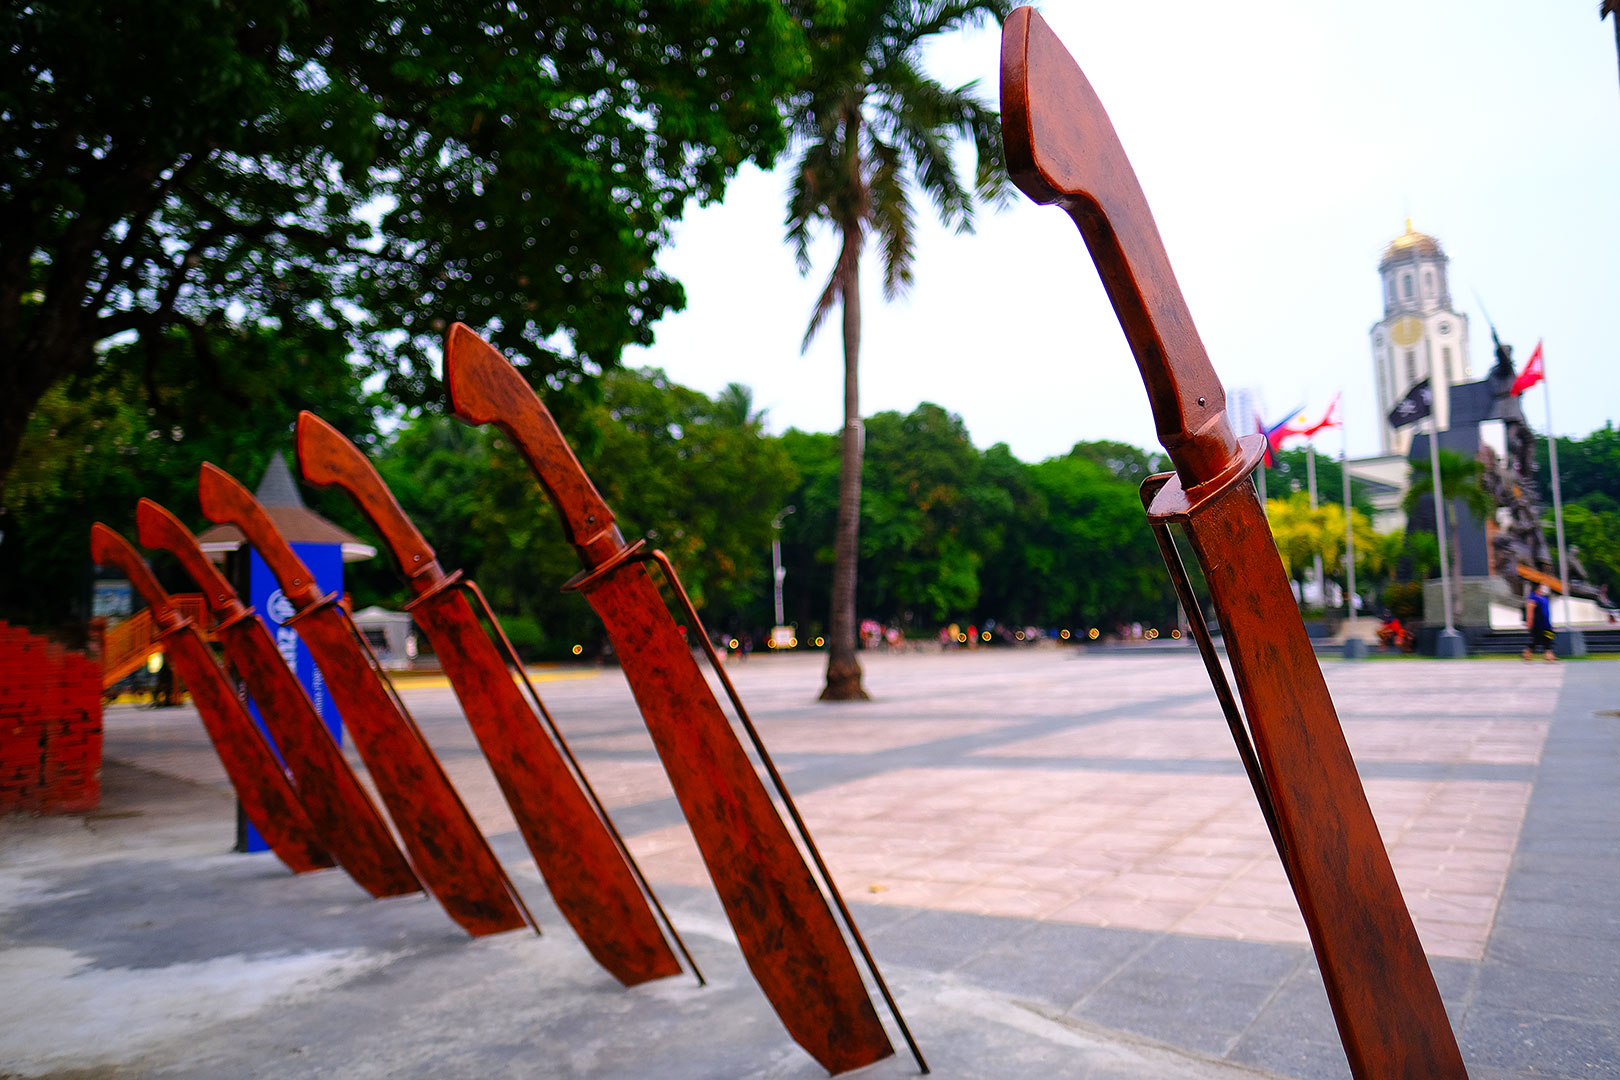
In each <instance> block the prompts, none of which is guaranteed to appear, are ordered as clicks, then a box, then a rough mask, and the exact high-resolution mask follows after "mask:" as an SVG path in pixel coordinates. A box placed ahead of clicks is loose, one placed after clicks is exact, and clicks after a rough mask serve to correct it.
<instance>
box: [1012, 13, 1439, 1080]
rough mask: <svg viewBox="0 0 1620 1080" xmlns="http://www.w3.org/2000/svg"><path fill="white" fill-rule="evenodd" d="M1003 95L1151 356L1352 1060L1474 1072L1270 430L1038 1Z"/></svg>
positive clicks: (1161, 516) (1160, 406)
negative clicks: (1280, 549)
mask: <svg viewBox="0 0 1620 1080" xmlns="http://www.w3.org/2000/svg"><path fill="white" fill-rule="evenodd" d="M1001 103H1002V135H1003V139H1004V140H1005V144H1006V158H1007V167H1008V171H1009V172H1010V173H1011V174H1012V177H1013V182H1014V183H1015V184H1017V185H1018V187H1019V188H1020V189H1021V190H1022V191H1023V192H1024V194H1026V195H1028V196H1029V197H1030V198H1031V199H1032V200H1034V201H1035V202H1037V203H1041V204H1056V205H1058V206H1061V207H1062V208H1063V209H1064V210H1065V211H1067V212H1068V214H1069V216H1070V217H1071V218H1073V220H1074V222H1075V224H1076V225H1077V226H1078V227H1079V229H1080V232H1081V235H1082V236H1083V237H1084V238H1085V242H1086V246H1087V248H1088V249H1089V250H1090V252H1091V256H1092V260H1093V261H1094V262H1095V263H1096V265H1097V269H1098V272H1099V274H1100V275H1101V277H1102V281H1103V285H1104V287H1105V288H1106V289H1107V292H1108V296H1109V299H1110V300H1111V301H1112V303H1113V306H1114V311H1115V313H1116V315H1117V316H1118V318H1119V322H1120V326H1121V328H1122V329H1123V330H1124V331H1125V337H1126V339H1127V341H1129V343H1130V346H1131V351H1132V352H1133V353H1134V355H1135V357H1136V363H1137V367H1138V369H1139V370H1140V372H1141V375H1142V380H1143V383H1144V385H1145V387H1146V389H1147V392H1148V399H1149V402H1150V404H1151V405H1152V409H1153V417H1154V421H1155V424H1156V427H1157V429H1158V434H1159V441H1160V442H1161V443H1162V444H1163V445H1164V448H1165V450H1166V451H1167V452H1168V453H1169V455H1170V460H1171V462H1172V463H1173V464H1174V465H1175V471H1174V472H1172V473H1165V474H1161V475H1157V476H1153V477H1150V478H1149V479H1148V480H1147V481H1146V482H1145V483H1144V484H1143V489H1142V498H1143V501H1144V503H1145V504H1146V506H1147V509H1148V519H1149V521H1150V522H1151V524H1152V525H1153V530H1154V536H1155V539H1156V541H1157V542H1158V544H1159V547H1160V551H1161V553H1162V554H1163V555H1164V559H1165V565H1166V567H1167V569H1168V570H1169V573H1170V576H1171V580H1172V582H1173V583H1174V585H1175V589H1176V593H1177V595H1178V596H1179V597H1180V598H1181V600H1182V603H1183V605H1184V606H1185V607H1186V609H1187V611H1188V613H1189V615H1191V616H1192V617H1193V618H1192V626H1193V635H1194V638H1195V639H1196V641H1197V642H1198V647H1199V651H1200V653H1201V654H1202V656H1203V658H1204V663H1205V666H1206V667H1207V668H1208V670H1209V674H1210V678H1211V681H1212V683H1213V684H1214V687H1215V691H1216V695H1217V697H1218V698H1219V700H1220V705H1221V710H1222V712H1223V713H1224V714H1225V716H1226V719H1227V723H1228V726H1229V727H1230V729H1231V732H1232V736H1233V739H1234V741H1235V742H1236V744H1237V747H1238V753H1239V756H1240V757H1241V758H1242V760H1243V765H1244V770H1245V772H1246V773H1247V774H1248V777H1249V782H1250V784H1251V785H1252V786H1253V788H1254V792H1255V798H1256V799H1257V801H1258V802H1259V804H1260V808H1261V811H1262V813H1263V814H1264V815H1265V817H1266V824H1267V827H1268V828H1269V829H1270V830H1271V834H1272V839H1273V841H1274V843H1275V844H1276V847H1277V854H1278V856H1279V858H1280V859H1281V860H1282V864H1283V867H1284V870H1285V871H1286V873H1287V875H1288V882H1289V885H1290V886H1291V887H1292V888H1293V891H1294V895H1295V897H1296V898H1297V899H1298V901H1299V906H1300V913H1301V915H1302V916H1303V917H1304V920H1305V925H1306V928H1307V929H1308V930H1309V932H1310V936H1311V944H1312V947H1313V948H1314V949H1315V952H1316V957H1317V961H1318V964H1319V965H1320V967H1321V970H1322V978H1323V983H1324V984H1325V987H1326V989H1327V996H1328V1001H1329V1003H1330V1004H1331V1005H1332V1008H1333V1015H1334V1019H1335V1020H1336V1021H1337V1023H1338V1026H1339V1034H1340V1038H1341V1040H1342V1042H1343V1044H1344V1050H1345V1054H1346V1057H1347V1058H1348V1059H1349V1062H1350V1067H1351V1071H1352V1072H1353V1073H1354V1074H1355V1075H1356V1076H1357V1077H1358V1078H1365V1080H1372V1078H1378V1080H1387V1078H1390V1077H1404V1078H1409V1080H1418V1078H1424V1080H1436V1078H1444V1080H1456V1078H1465V1077H1466V1076H1467V1071H1466V1069H1465V1068H1464V1065H1463V1061H1462V1055H1461V1054H1460V1053H1459V1052H1458V1049H1457V1042H1456V1039H1455V1037H1454V1036H1453V1035H1452V1031H1451V1025H1450V1022H1449V1021H1448V1019H1447V1017H1446V1011H1445V1005H1444V1004H1443V1003H1442V1001H1441V1000H1440V993H1439V990H1438V989H1437V988H1436V986H1435V982H1434V974H1433V972H1432V971H1430V969H1429V965H1428V961H1427V959H1426V958H1425V956H1424V954H1423V946H1422V943H1421V942H1420V941H1419V940H1418V936H1417V931H1416V929H1415V928H1414V927H1413V925H1412V919H1411V915H1410V914H1409V913H1408V911H1407V909H1406V904H1405V902H1404V900H1403V899H1402V896H1401V890H1400V885H1399V883H1398V882H1397V881H1396V880H1395V874H1394V870H1393V869H1392V868H1391V867H1390V863H1389V855H1388V853H1387V852H1386V851H1385V849H1384V844H1383V839H1382V837H1381V836H1380V834H1379V831H1378V825H1377V822H1375V821H1374V820H1373V816H1372V810H1371V808H1370V807H1369V806H1368V804H1367V797H1366V793H1365V792H1364V791H1363V789H1362V786H1361V780H1360V777H1359V776H1358V775H1357V773H1356V766H1355V761H1354V760H1353V759H1352V757H1351V756H1350V750H1349V747H1348V746H1347V745H1346V744H1345V741H1344V732H1343V731H1342V730H1341V728H1340V726H1339V721H1338V716H1337V714H1336V713H1335V712H1334V709H1333V699H1332V697H1331V695H1330V694H1329V693H1328V689H1327V684H1326V682H1325V681H1324V679H1323V677H1322V671H1321V668H1320V666H1319V665H1318V664H1317V661H1316V655H1315V653H1314V651H1313V650H1312V649H1311V645H1310V640H1309V638H1308V637H1307V635H1306V633H1305V627H1304V624H1303V622H1302V621H1301V620H1300V617H1299V610H1298V607H1297V605H1296V603H1295V601H1294V598H1293V594H1292V593H1291V591H1290V590H1289V588H1288V580H1287V576H1286V574H1285V573H1284V572H1283V568H1282V563H1281V560H1280V559H1279V557H1278V555H1277V549H1276V545H1275V543H1274V542H1273V540H1272V539H1271V532H1270V528H1269V526H1268V525H1267V523H1266V519H1265V512H1264V509H1263V508H1262V507H1261V506H1260V503H1259V499H1258V498H1257V496H1256V494H1255V490H1254V485H1253V484H1252V483H1251V482H1250V480H1249V476H1250V474H1251V473H1252V472H1253V470H1254V467H1255V465H1256V464H1257V462H1258V460H1259V457H1260V455H1261V453H1262V451H1263V445H1262V444H1263V437H1262V436H1249V437H1246V438H1244V439H1242V440H1241V441H1239V440H1238V439H1237V438H1236V437H1235V436H1234V434H1233V432H1232V429H1231V426H1230V424H1229V423H1228V421H1227V418H1226V393H1225V390H1224V388H1223V387H1222V386H1221V382H1220V379H1219V378H1218V377H1217V376H1216V374H1215V370H1214V368H1213V366H1212V365H1211V364H1210V362H1209V357H1208V355H1207V354H1206V353H1205V351H1204V347H1203V343H1202V342H1201V341H1200V340H1199V338H1198V333H1197V330H1196V329H1195V328H1194V326H1193V322H1192V316H1191V314H1190V312H1188V310H1187V306H1186V301H1185V300H1184V299H1183V297H1182V295H1181V290H1180V287H1179V286H1178V285H1177V284H1176V280H1175V274H1174V273H1173V272H1172V270H1171V269H1170V262H1169V257H1168V256H1167V255H1166V254H1165V250H1164V244H1163V242H1162V241H1161V240H1160V238H1159V233H1158V229H1157V227H1156V226H1155V225H1154V223H1153V215H1152V213H1151V212H1150V211H1149V209H1148V206H1147V200H1146V198H1145V197H1144V196H1143V194H1142V189H1141V187H1140V185H1139V184H1138V183H1137V180H1136V175H1135V173H1134V172H1133V170H1132V169H1131V165H1130V161H1129V159H1128V158H1127V157H1126V155H1125V151H1124V149H1123V148H1122V147H1121V146H1120V144H1119V138H1118V136H1117V135H1115V133H1114V128H1113V125H1112V124H1111V123H1110V122H1109V119H1108V114H1107V113H1106V112H1105V111H1104V109H1103V107H1102V103H1101V102H1100V101H1098V99H1097V96H1096V94H1095V92H1094V91H1093V90H1092V88H1091V84H1090V83H1089V82H1087V80H1086V77H1085V75H1084V74H1082V73H1081V71H1080V69H1079V67H1078V66H1077V65H1076V64H1075V62H1074V59H1073V58H1072V57H1071V56H1070V55H1069V54H1068V52H1067V51H1066V50H1065V49H1064V48H1063V45H1062V43H1061V42H1059V41H1058V39H1057V36H1056V35H1054V34H1053V33H1052V31H1051V30H1050V28H1048V27H1047V25H1046V23H1045V22H1044V21H1043V20H1042V19H1041V17H1040V16H1039V15H1037V14H1036V13H1035V12H1034V10H1033V9H1031V8H1027V7H1025V8H1019V9H1017V10H1016V11H1014V12H1013V13H1012V15H1011V16H1009V17H1008V19H1007V22H1006V25H1005V26H1004V28H1003V31H1002V51H1001ZM1172 524H1179V525H1180V526H1181V527H1182V528H1183V529H1184V530H1185V531H1186V533H1187V537H1188V539H1189V541H1190V542H1191V545H1192V548H1193V551H1194V553H1195V555H1196V556H1197V558H1198V560H1199V564H1200V565H1201V566H1202V568H1203V570H1204V579H1205V582H1206V583H1207V584H1208V586H1209V590H1210V595H1211V599H1212V601H1213V603H1214V606H1215V611H1216V615H1217V617H1218V618H1219V619H1220V622H1221V627H1222V633H1223V637H1224V640H1225V643H1226V649H1227V656H1228V658H1229V659H1230V661H1231V664H1232V670H1233V675H1234V677H1235V680H1236V682H1237V690H1238V697H1237V698H1234V696H1233V694H1232V690H1231V688H1230V687H1229V686H1228V685H1227V683H1226V680H1225V676H1224V674H1223V673H1222V671H1221V665H1220V661H1219V658H1218V657H1217V656H1216V655H1215V651H1214V645H1213V642H1212V641H1211V640H1210V637H1209V633H1208V630H1207V628H1205V627H1204V625H1203V620H1202V619H1201V618H1200V617H1199V615H1198V613H1199V612H1200V610H1201V607H1200V605H1199V604H1198V602H1197V599H1196V597H1195V596H1194V595H1193V590H1192V585H1191V582H1190V581H1189V580H1188V577H1187V574H1186V569H1185V567H1184V566H1183V564H1182V562H1181V558H1180V556H1179V554H1178V553H1177V550H1176V547H1175V542H1174V538H1173V536H1172V535H1171V533H1170V526H1171V525H1172ZM1238 698H1241V701H1242V705H1243V708H1242V713H1241V714H1240V713H1239V710H1238ZM1245 717H1246V718H1247V725H1245V722H1244V719H1245Z"/></svg>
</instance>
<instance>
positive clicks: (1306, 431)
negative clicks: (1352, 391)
mask: <svg viewBox="0 0 1620 1080" xmlns="http://www.w3.org/2000/svg"><path fill="white" fill-rule="evenodd" d="M1338 411H1339V395H1338V394H1334V395H1333V400H1332V401H1330V402H1328V407H1327V412H1325V413H1323V414H1322V419H1320V420H1318V421H1317V422H1316V423H1314V424H1310V423H1306V422H1305V419H1304V418H1303V417H1301V418H1300V421H1299V423H1298V424H1297V425H1295V426H1294V427H1293V428H1292V429H1290V430H1289V432H1288V434H1289V435H1292V436H1298V437H1300V438H1302V439H1308V438H1310V437H1311V436H1312V435H1315V434H1317V433H1318V432H1320V431H1326V430H1327V429H1328V428H1336V427H1343V426H1344V425H1343V424H1342V423H1340V422H1339V419H1338V417H1337V416H1335V415H1334V414H1335V413H1337V412H1338Z"/></svg>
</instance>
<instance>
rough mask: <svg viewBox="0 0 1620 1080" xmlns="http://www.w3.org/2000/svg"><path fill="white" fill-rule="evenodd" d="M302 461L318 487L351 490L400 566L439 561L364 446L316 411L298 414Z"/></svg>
mask: <svg viewBox="0 0 1620 1080" xmlns="http://www.w3.org/2000/svg"><path fill="white" fill-rule="evenodd" d="M298 467H299V469H301V470H302V471H303V474H304V479H305V480H308V481H309V482H310V483H312V484H314V485H315V486H316V487H333V486H336V487H340V488H342V489H343V490H344V491H346V492H348V493H349V496H350V497H351V498H352V499H354V501H355V503H356V504H357V505H358V506H359V507H360V511H361V513H363V514H365V515H366V518H367V520H369V521H370V522H371V526H372V528H374V529H376V530H377V532H378V534H379V535H380V536H382V538H383V541H384V542H385V543H386V544H387V545H388V546H389V548H390V549H391V550H392V551H393V553H394V557H395V558H397V559H398V560H399V565H400V569H402V570H403V571H404V572H405V576H406V577H408V578H414V577H416V576H417V575H418V574H421V573H423V572H425V571H427V570H429V568H431V567H437V566H438V563H437V562H435V561H434V555H433V548H432V547H431V546H429V544H428V542H427V540H426V539H424V538H423V536H422V534H421V533H420V532H417V530H416V526H415V525H414V524H412V523H411V519H410V518H409V517H408V516H406V514H405V511H404V510H403V509H402V508H401V507H400V505H399V500H397V499H395V498H394V493H393V492H391V491H389V490H388V485H387V484H385V483H383V478H382V477H381V476H379V475H378V474H377V469H376V467H375V466H373V465H372V464H371V462H370V460H368V459H367V458H366V455H365V454H363V453H361V452H360V448H359V447H358V446H356V445H354V443H352V442H350V441H349V440H348V439H346V438H344V437H343V435H342V434H341V433H339V431H338V430H337V429H336V428H334V427H333V426H332V425H331V424H328V423H327V422H326V421H325V420H322V419H321V418H320V417H318V416H316V415H315V414H314V413H312V412H309V411H307V410H306V411H304V412H301V413H299V414H298Z"/></svg>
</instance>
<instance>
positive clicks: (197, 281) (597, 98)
mask: <svg viewBox="0 0 1620 1080" xmlns="http://www.w3.org/2000/svg"><path fill="white" fill-rule="evenodd" d="M0 45H3V52H4V55H5V56H6V61H7V62H6V63H5V64H4V65H0V132H3V137H4V139H5V144H6V150H7V152H6V154H5V155H4V161H3V163H0V236H4V238H5V242H4V244H3V245H0V352H3V353H4V355H5V357H6V362H5V364H3V365H0V484H3V483H4V480H5V477H6V475H7V474H8V473H9V472H10V470H11V465H12V462H13V458H14V456H15V454H16V451H17V447H18V446H19V444H20V442H21V440H22V436H23V429H24V426H25V424H26V421H27V417H28V416H29V414H30V413H31V412H32V411H33V409H34V408H35V406H36V404H37V403H38V402H39V401H40V398H41V396H42V395H43V394H44V393H45V391H46V390H47V389H48V388H49V387H51V386H52V385H54V384H56V383H58V382H60V381H61V380H62V379H64V378H67V377H69V376H73V375H83V374H86V373H88V372H90V371H91V370H92V369H94V368H95V367H96V366H97V365H98V364H100V363H101V362H102V361H103V358H104V357H105V356H106V355H107V354H106V351H105V345H106V343H108V342H109V341H111V340H114V339H118V340H123V338H122V337H120V335H133V336H134V337H135V338H136V339H137V340H139V341H140V342H141V344H142V346H143V348H144V349H145V350H146V355H147V356H148V357H150V358H151V359H150V363H152V364H154V365H156V366H162V365H163V364H165V363H167V362H168V361H167V360H166V359H165V358H164V355H163V354H165V353H171V352H172V353H174V354H175V355H177V356H183V357H184V358H185V359H186V361H187V362H190V363H194V364H198V365H208V364H211V363H213V362H214V361H215V359H216V357H214V356H213V355H212V354H210V353H209V351H208V350H207V349H206V348H204V347H202V346H205V345H206V344H207V343H208V341H209V340H211V337H212V331H211V328H213V327H214V326H215V325H216V324H217V323H218V322H219V320H221V319H222V318H225V317H227V316H228V317H229V318H231V319H232V320H234V321H235V322H237V323H239V324H242V325H244V326H246V327H248V328H250V332H251V330H252V329H257V328H264V329H273V330H276V331H278V332H279V333H280V334H282V335H283V336H285V337H291V338H305V337H308V336H311V335H313V336H315V337H324V336H325V335H326V334H329V333H338V334H341V335H343V336H344V337H345V338H347V339H348V341H349V344H350V346H351V347H352V348H353V349H354V350H355V354H356V357H357V359H358V361H359V363H360V364H361V366H362V369H363V371H364V372H365V373H369V374H374V375H377V376H379V377H380V378H381V380H382V383H383V389H384V390H385V391H386V392H387V393H388V394H389V395H390V396H391V397H392V398H393V399H395V400H397V401H401V402H405V403H407V404H418V403H423V402H429V401H436V400H438V399H439V397H440V394H439V392H438V384H437V379H436V377H435V374H434V368H433V364H432V362H431V359H430V357H432V356H433V355H436V350H435V349H434V348H433V344H434V342H435V340H436V339H437V337H438V336H439V334H441V333H442V331H443V328H444V326H445V325H446V323H447V322H448V321H449V320H451V319H461V320H463V321H466V322H469V323H473V324H475V325H478V326H480V327H483V328H485V329H486V331H487V333H488V334H490V335H491V336H492V339H493V341H494V343H495V344H496V345H497V346H498V347H499V348H501V349H503V350H505V351H506V352H508V353H509V354H510V355H514V356H517V357H519V358H521V359H523V360H525V361H527V364H526V366H525V368H524V370H525V371H526V372H527V373H528V375H529V377H530V378H531V379H532V380H534V381H536V382H537V383H538V382H541V381H547V382H550V383H552V384H554V385H562V384H564V383H566V382H568V381H569V380H570V379H571V378H574V377H576V376H577V374H578V373H579V372H581V371H584V370H590V369H591V368H592V366H607V365H611V364H613V363H614V362H616V361H617V359H618V356H619V352H620V349H621V348H622V347H623V346H624V345H626V344H629V343H639V344H646V343H648V342H650V341H651V340H652V330H651V325H652V323H653V322H654V321H655V320H656V319H657V318H658V317H659V316H660V315H662V314H663V313H664V312H666V311H668V310H671V309H676V308H679V307H680V306H681V305H682V303H683V302H684V299H683V294H682V291H681V289H680V286H679V284H678V283H677V282H675V281H672V280H671V279H669V278H668V277H666V276H664V275H663V274H661V273H660V272H659V271H658V270H657V269H656V267H655V265H654V256H655V254H656V252H657V251H658V249H659V247H660V246H661V245H662V244H663V243H664V242H665V241H666V240H667V238H668V228H669V223H670V222H671V221H672V220H674V219H675V218H678V217H679V216H680V214H681V213H682V210H683V208H684V207H685V206H686V204H687V203H688V201H689V200H691V199H694V198H696V199H699V200H703V201H707V200H711V199H714V198H717V197H718V196H719V194H720V192H721V190H722V187H723V185H724V184H725V182H726V180H727V179H728V178H729V177H730V176H731V175H732V174H733V172H734V171H735V170H736V169H737V168H738V167H739V166H740V165H741V164H742V163H743V162H745V161H748V160H753V161H756V162H758V163H760V164H762V165H763V164H768V163H769V162H770V160H771V159H772V157H773V156H774V155H775V153H777V152H778V151H779V150H780V149H781V147H782V145H783V143H784V141H785V138H786V133H785V130H784V125H783V121H782V117H781V114H780V112H779V106H778V102H779V100H780V99H781V98H782V97H784V96H785V95H786V94H787V92H788V91H789V90H790V88H791V87H792V86H793V85H794V82H795V80H796V79H797V77H798V76H799V74H800V73H801V72H802V71H804V69H805V60H806V57H805V52H804V45H803V37H802V32H801V29H800V27H799V26H798V25H797V24H796V23H795V22H794V20H793V19H792V18H791V17H789V15H788V13H787V12H786V11H785V10H784V9H783V8H782V6H781V5H780V4H778V3H775V2H772V0H640V2H638V3H634V4H594V5H588V6H580V5H574V6H573V7H568V6H566V5H562V6H559V5H541V6H539V7H536V6H535V5H521V4H511V3H506V2H498V0H449V2H446V3H426V2H422V0H401V2H398V3H390V4H373V3H361V4H302V5H300V4H294V5H287V4H278V3H269V2H267V0H225V2H223V3H221V2H208V0H158V2H157V3H155V4H150V3H149V4H138V5H137V4H131V3H126V2H115V3H112V4H108V5H101V6H100V7H98V8H97V9H95V11H94V12H91V11H89V10H87V9H85V8H83V7H82V6H81V5H73V4H12V5H8V7H7V10H6V13H5V14H4V15H3V16H0ZM188 346H189V351H187V350H188ZM219 375H220V372H218V371H214V372H209V373H207V374H205V375H203V376H202V378H204V379H218V378H219ZM214 419H216V420H217V419H218V417H215V418H214ZM0 491H3V488H0Z"/></svg>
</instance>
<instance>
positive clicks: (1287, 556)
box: [1266, 491, 1389, 580]
mask: <svg viewBox="0 0 1620 1080" xmlns="http://www.w3.org/2000/svg"><path fill="white" fill-rule="evenodd" d="M1266 517H1267V520H1268V521H1269V522H1270V524H1271V535H1272V538H1273V539H1274V540H1276V542H1277V551H1278V554H1280V555H1281V556H1282V561H1283V567H1284V568H1285V569H1286V570H1287V571H1288V574H1289V576H1290V577H1293V578H1298V579H1301V580H1303V577H1304V573H1305V568H1306V567H1307V566H1308V565H1311V564H1312V563H1313V562H1314V561H1315V558H1316V556H1318V555H1320V556H1321V557H1322V569H1323V573H1325V574H1331V575H1335V576H1338V577H1341V578H1342V577H1343V576H1344V543H1345V536H1344V506H1343V504H1342V503H1334V502H1329V503H1323V502H1320V501H1319V502H1318V505H1317V507H1316V509H1314V510H1313V509H1311V497H1310V493H1309V492H1306V491H1296V492H1294V493H1293V494H1291V495H1288V496H1286V497H1285V498H1281V499H1267V500H1266ZM1350 527H1351V529H1352V530H1353V532H1354V540H1355V545H1356V567H1357V569H1358V570H1361V571H1362V572H1364V573H1365V572H1366V571H1368V570H1372V571H1373V572H1377V571H1378V570H1382V569H1383V568H1384V566H1385V565H1386V562H1387V559H1388V557H1389V550H1388V547H1387V546H1386V544H1387V542H1384V543H1381V542H1380V541H1379V540H1378V539H1377V537H1375V535H1374V533H1373V531H1372V522H1371V521H1369V520H1368V519H1367V516H1366V515H1365V514H1363V513H1362V512H1361V511H1359V510H1357V509H1356V508H1355V507H1354V506H1352V507H1351V508H1350Z"/></svg>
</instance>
